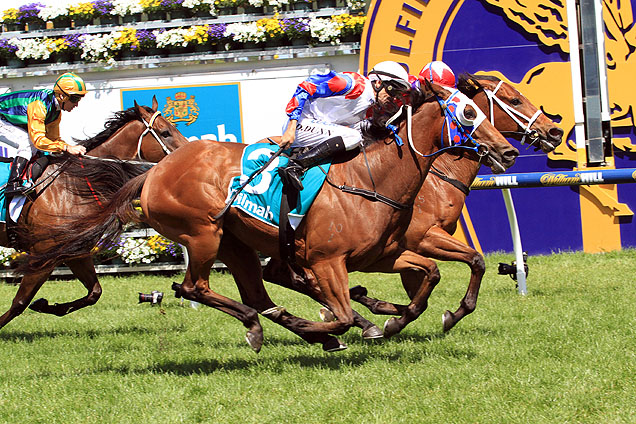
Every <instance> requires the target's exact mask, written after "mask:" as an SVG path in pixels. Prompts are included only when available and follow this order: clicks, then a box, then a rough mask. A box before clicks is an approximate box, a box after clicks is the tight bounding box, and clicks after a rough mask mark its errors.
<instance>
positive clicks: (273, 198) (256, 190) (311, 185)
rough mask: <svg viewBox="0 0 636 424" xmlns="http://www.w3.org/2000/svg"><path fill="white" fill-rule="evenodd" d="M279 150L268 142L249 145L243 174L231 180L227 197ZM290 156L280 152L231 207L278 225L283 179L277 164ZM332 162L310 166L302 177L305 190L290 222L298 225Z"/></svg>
mask: <svg viewBox="0 0 636 424" xmlns="http://www.w3.org/2000/svg"><path fill="white" fill-rule="evenodd" d="M277 150H278V146H276V145H272V144H269V143H255V144H251V145H249V146H247V148H246V149H245V150H244V151H243V156H242V157H241V175H240V176H237V177H234V178H233V179H232V181H231V182H230V190H229V195H228V199H229V198H230V197H231V196H232V195H233V194H234V191H236V190H237V189H238V188H239V187H240V186H241V185H242V184H243V183H244V182H245V181H247V180H248V179H249V177H250V175H252V174H254V173H255V172H257V171H258V170H259V169H261V167H263V165H265V164H266V163H267V161H268V160H269V159H270V157H271V156H272V155H273V154H274V153H275V152H276V151H277ZM288 161H289V159H287V158H286V157H283V156H282V155H281V156H278V157H277V158H276V159H274V161H273V162H272V163H271V164H270V165H269V166H268V167H267V169H265V170H264V171H263V172H262V173H261V174H260V175H258V176H256V178H254V180H252V181H251V182H250V183H249V184H248V185H246V186H245V188H244V189H243V191H241V192H240V193H239V195H238V196H237V197H236V199H235V200H234V202H233V203H232V207H235V208H237V209H240V210H242V211H243V212H245V213H247V214H248V215H250V216H252V217H254V218H257V219H259V220H261V221H263V222H265V223H267V224H269V225H272V226H274V227H278V225H279V223H280V204H281V197H282V190H283V182H282V181H281V178H280V176H279V175H278V168H279V167H283V166H286V165H287V162H288ZM330 166H331V163H330V162H328V163H324V164H321V165H318V166H314V167H312V168H310V169H309V170H307V172H306V173H305V176H304V177H303V187H304V188H303V190H302V191H301V192H300V193H299V195H298V202H297V203H296V207H295V208H293V209H292V210H291V211H290V212H289V214H288V217H289V223H290V224H291V226H292V228H294V229H296V228H297V227H298V225H300V222H301V221H302V219H303V217H304V216H305V214H306V213H307V211H308V210H309V207H310V206H311V204H312V203H313V201H314V199H315V198H316V195H317V194H318V191H320V187H322V184H323V183H324V181H325V178H326V177H327V173H328V172H329V167H330ZM226 201H227V199H226Z"/></svg>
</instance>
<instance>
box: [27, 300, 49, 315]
mask: <svg viewBox="0 0 636 424" xmlns="http://www.w3.org/2000/svg"><path fill="white" fill-rule="evenodd" d="M47 306H49V301H48V300H46V299H44V298H40V299H38V300H36V301H35V302H33V303H31V304H30V305H29V309H31V310H34V311H35V312H42V311H43V310H44V308H46V307H47Z"/></svg>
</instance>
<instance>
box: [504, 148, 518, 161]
mask: <svg viewBox="0 0 636 424" xmlns="http://www.w3.org/2000/svg"><path fill="white" fill-rule="evenodd" d="M517 156H519V150H517V149H510V150H507V151H505V152H504V154H503V157H504V159H505V160H506V161H508V162H512V161H514V160H515V159H517Z"/></svg>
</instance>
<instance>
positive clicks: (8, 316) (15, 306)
mask: <svg viewBox="0 0 636 424" xmlns="http://www.w3.org/2000/svg"><path fill="white" fill-rule="evenodd" d="M51 272H53V269H52V268H51V269H48V270H45V271H42V272H39V273H37V274H32V275H27V276H24V277H22V281H21V282H20V287H19V288H18V292H17V293H16V295H15V297H14V298H13V302H12V303H11V307H10V308H9V310H8V311H7V312H5V313H4V314H3V315H2V316H1V317H0V328H2V327H4V326H5V325H7V324H8V323H9V321H11V320H12V319H13V318H15V317H17V316H18V315H20V314H21V313H22V312H24V310H25V309H26V308H27V306H29V303H31V301H32V300H33V297H34V296H35V294H36V293H37V292H38V290H40V287H42V284H44V283H45V282H46V280H48V278H49V276H50V275H51Z"/></svg>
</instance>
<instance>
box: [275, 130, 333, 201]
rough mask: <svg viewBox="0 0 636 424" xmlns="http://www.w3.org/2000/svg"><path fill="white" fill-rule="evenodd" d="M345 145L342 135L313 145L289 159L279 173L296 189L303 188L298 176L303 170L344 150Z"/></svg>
mask: <svg viewBox="0 0 636 424" xmlns="http://www.w3.org/2000/svg"><path fill="white" fill-rule="evenodd" d="M345 150H346V149H345V145H344V141H343V140H342V137H340V136H338V137H333V138H330V139H328V140H327V141H325V142H324V143H320V144H319V145H317V146H315V147H313V148H312V149H310V150H309V151H307V152H305V153H302V154H300V155H299V156H298V157H297V158H295V159H290V160H289V163H288V164H287V166H286V167H284V168H280V169H279V173H280V174H281V176H282V177H283V178H285V179H286V180H287V181H288V182H289V183H290V184H291V185H292V186H294V187H295V188H296V189H297V190H299V191H300V190H302V189H303V183H302V182H301V180H300V178H301V177H302V175H303V173H304V172H305V170H307V169H308V168H310V167H312V166H313V165H315V164H317V163H319V162H320V161H322V160H323V159H326V158H328V157H331V156H333V155H335V154H337V153H342V152H344V151H345Z"/></svg>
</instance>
